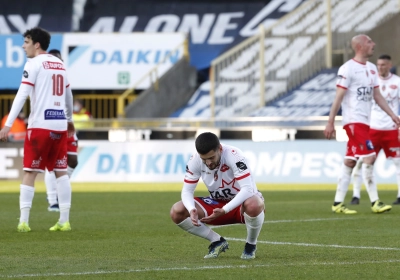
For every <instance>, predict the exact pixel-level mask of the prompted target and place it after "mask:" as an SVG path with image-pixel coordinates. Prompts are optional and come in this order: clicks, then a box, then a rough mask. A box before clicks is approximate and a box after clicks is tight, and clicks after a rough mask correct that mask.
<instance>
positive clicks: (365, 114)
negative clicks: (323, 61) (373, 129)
mask: <svg viewBox="0 0 400 280" xmlns="http://www.w3.org/2000/svg"><path fill="white" fill-rule="evenodd" d="M336 86H337V87H340V88H344V89H346V90H347V91H346V94H345V96H344V98H343V101H342V117H343V119H342V124H343V126H344V125H346V124H349V123H363V124H366V125H370V118H371V107H372V100H373V98H374V88H376V87H378V86H379V85H378V70H377V68H376V66H375V64H373V63H371V62H367V63H365V64H363V63H360V62H357V61H356V60H354V59H351V60H349V61H347V62H346V63H345V64H343V65H342V66H341V67H340V68H339V71H338V77H337V81H336Z"/></svg>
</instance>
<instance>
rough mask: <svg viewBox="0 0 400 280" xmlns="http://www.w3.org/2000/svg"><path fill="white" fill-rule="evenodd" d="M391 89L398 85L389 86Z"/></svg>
mask: <svg viewBox="0 0 400 280" xmlns="http://www.w3.org/2000/svg"><path fill="white" fill-rule="evenodd" d="M389 87H390V88H391V89H397V86H396V85H390V86H389Z"/></svg>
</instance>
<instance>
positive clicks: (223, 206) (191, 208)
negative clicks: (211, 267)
mask: <svg viewBox="0 0 400 280" xmlns="http://www.w3.org/2000/svg"><path fill="white" fill-rule="evenodd" d="M196 150H197V153H195V154H194V155H193V156H192V157H191V158H190V160H189V162H188V164H187V166H186V175H185V179H184V184H183V189H182V201H179V202H177V203H175V204H174V205H173V206H172V208H171V213H170V215H171V218H172V220H173V221H174V223H175V224H177V225H178V226H179V227H180V228H182V229H183V230H185V231H187V232H189V233H191V234H194V235H196V236H199V237H202V238H205V239H207V240H209V241H210V242H211V245H210V246H209V253H208V254H207V255H206V256H205V258H216V257H218V255H219V254H220V253H221V252H223V251H225V249H227V248H228V243H227V242H226V240H225V239H224V238H223V237H221V236H220V235H219V234H218V233H216V232H215V231H213V230H212V229H210V228H209V227H207V226H206V225H205V224H210V225H226V224H235V223H245V224H246V227H247V240H246V245H245V249H244V251H243V254H242V256H241V258H242V259H253V258H255V251H256V243H257V238H258V235H259V233H260V231H261V227H262V224H263V222H264V199H263V197H262V195H261V193H260V192H259V191H258V190H257V186H256V184H255V182H254V178H253V176H252V174H251V171H250V168H249V167H248V166H247V164H248V163H247V162H246V158H245V157H244V155H243V153H242V151H240V150H239V149H237V148H236V147H233V146H228V145H224V144H220V142H219V139H218V137H217V136H216V135H215V134H213V133H210V132H206V133H202V134H200V135H199V136H198V137H197V138H196ZM200 178H201V179H202V180H203V182H204V184H205V185H206V187H207V189H208V191H209V193H210V195H209V196H208V197H194V191H195V189H196V186H197V183H198V181H199V179H200Z"/></svg>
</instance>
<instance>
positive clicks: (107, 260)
mask: <svg viewBox="0 0 400 280" xmlns="http://www.w3.org/2000/svg"><path fill="white" fill-rule="evenodd" d="M197 194H204V192H200V193H197ZM263 194H264V197H265V200H266V215H265V221H266V223H265V224H264V227H263V229H262V231H261V234H260V237H259V243H258V246H257V248H258V249H257V257H256V259H255V260H251V261H243V260H241V259H240V254H241V252H242V250H243V246H244V242H243V241H236V240H233V239H240V240H242V239H245V238H246V228H245V226H244V225H233V226H227V227H219V228H215V230H216V231H217V232H218V233H220V234H221V235H222V236H224V237H226V238H227V239H228V240H229V239H230V240H229V245H230V249H229V250H227V252H226V253H223V254H221V255H220V257H219V258H218V259H207V260H205V259H203V256H204V255H205V254H206V253H207V251H208V250H207V247H208V245H209V243H208V241H206V240H204V239H200V238H198V237H195V236H193V235H190V234H188V233H186V232H184V231H182V230H181V229H179V228H178V227H177V226H175V225H174V224H173V223H172V221H171V220H170V218H169V210H170V207H171V205H172V204H173V203H174V202H175V201H177V200H179V199H180V193H179V192H115V193H112V192H102V193H94V192H93V193H85V192H77V193H74V194H73V201H72V202H73V209H72V211H71V225H72V232H65V233H64V232H49V231H48V228H49V227H50V226H52V225H53V224H54V223H55V222H56V221H57V219H58V214H57V213H49V212H47V209H46V208H47V203H46V199H45V194H44V193H40V192H38V193H36V194H35V198H34V203H33V208H32V211H31V218H30V226H31V228H32V232H30V233H17V232H16V226H17V223H18V221H17V218H18V217H19V207H18V196H19V195H18V193H1V194H0V205H1V215H0V240H1V246H0V278H8V277H12V278H17V279H18V278H24V279H53V278H55V277H57V278H60V279H64V278H65V279H67V278H72V279H202V280H204V279H218V280H220V279H339V278H342V279H343V278H344V279H367V278H369V279H373V278H375V279H398V266H399V263H400V238H399V232H400V223H399V220H400V207H397V206H395V207H394V209H393V210H392V211H391V212H389V213H385V214H380V215H378V214H373V213H371V209H370V203H369V201H368V198H367V194H366V193H365V192H363V193H362V200H361V204H360V205H358V206H355V207H353V208H354V209H356V210H358V211H359V213H358V214H357V215H350V216H345V215H340V214H333V213H331V211H330V207H331V203H332V201H333V198H334V191H292V192H288V191H282V192H279V191H264V192H263ZM395 196H396V191H394V190H392V191H380V197H381V199H382V200H383V201H385V202H387V203H391V202H392V201H393V200H394V199H395ZM347 200H349V197H348V198H347ZM318 219H319V220H318ZM331 245H339V246H337V247H333V246H331ZM346 246H348V247H346Z"/></svg>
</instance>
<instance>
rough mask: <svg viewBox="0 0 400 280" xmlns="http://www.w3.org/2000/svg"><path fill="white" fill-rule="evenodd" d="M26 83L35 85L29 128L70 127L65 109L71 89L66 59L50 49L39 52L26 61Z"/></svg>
mask: <svg viewBox="0 0 400 280" xmlns="http://www.w3.org/2000/svg"><path fill="white" fill-rule="evenodd" d="M22 84H27V85H30V86H32V87H33V90H32V91H31V94H30V99H31V112H30V115H29V122H28V128H44V129H49V130H56V131H65V130H67V118H66V116H65V112H64V110H65V108H66V93H67V90H70V89H68V87H69V82H68V78H67V72H66V70H65V67H64V63H63V62H62V61H61V60H60V59H58V58H57V57H55V56H53V55H51V54H47V53H46V54H40V55H38V56H35V57H34V58H32V59H29V60H28V61H27V62H26V64H25V67H24V72H23V75H22Z"/></svg>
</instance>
